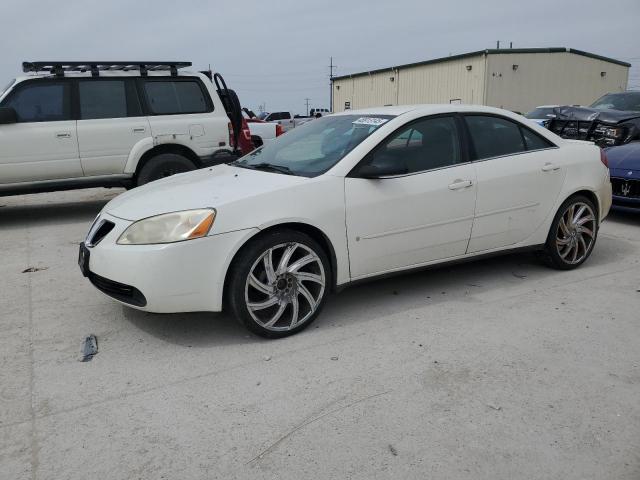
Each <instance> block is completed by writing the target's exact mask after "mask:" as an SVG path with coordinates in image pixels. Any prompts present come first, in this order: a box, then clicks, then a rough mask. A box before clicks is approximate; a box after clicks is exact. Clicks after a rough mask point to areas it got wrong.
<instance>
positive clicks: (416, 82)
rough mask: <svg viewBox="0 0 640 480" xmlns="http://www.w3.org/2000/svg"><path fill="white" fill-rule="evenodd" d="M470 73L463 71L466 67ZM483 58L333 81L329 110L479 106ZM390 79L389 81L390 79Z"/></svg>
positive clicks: (471, 58)
mask: <svg viewBox="0 0 640 480" xmlns="http://www.w3.org/2000/svg"><path fill="white" fill-rule="evenodd" d="M468 65H470V66H471V70H467V66H468ZM484 68H485V56H484V55H478V56H476V57H469V58H463V59H457V60H452V61H450V62H441V63H435V64H431V65H419V66H414V67H409V68H404V69H400V70H395V69H389V70H385V71H382V72H376V73H371V74H367V75H358V76H355V77H352V78H343V79H337V80H334V84H333V96H334V97H333V105H334V108H333V111H334V112H341V111H343V110H344V109H345V102H350V103H351V108H352V109H356V108H367V107H374V106H383V105H409V104H414V103H449V102H450V101H452V100H458V99H459V100H460V101H461V103H482V102H483V96H482V95H483V90H484V84H483V82H484V78H485V75H484ZM391 78H393V81H392V80H391Z"/></svg>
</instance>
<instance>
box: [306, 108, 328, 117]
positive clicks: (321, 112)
mask: <svg viewBox="0 0 640 480" xmlns="http://www.w3.org/2000/svg"><path fill="white" fill-rule="evenodd" d="M330 113H331V111H330V110H329V109H328V108H312V109H311V110H310V112H309V115H310V116H311V117H318V116H320V117H324V116H325V115H329V114H330Z"/></svg>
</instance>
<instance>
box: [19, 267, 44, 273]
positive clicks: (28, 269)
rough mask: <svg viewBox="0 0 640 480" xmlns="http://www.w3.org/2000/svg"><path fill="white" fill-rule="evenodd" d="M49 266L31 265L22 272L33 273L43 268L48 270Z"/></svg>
mask: <svg viewBox="0 0 640 480" xmlns="http://www.w3.org/2000/svg"><path fill="white" fill-rule="evenodd" d="M48 269H49V267H29V268H25V269H24V270H23V271H22V273H33V272H39V271H41V270H48Z"/></svg>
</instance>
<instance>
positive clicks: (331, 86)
mask: <svg viewBox="0 0 640 480" xmlns="http://www.w3.org/2000/svg"><path fill="white" fill-rule="evenodd" d="M334 68H338V67H337V66H336V65H334V64H333V57H329V88H330V90H329V111H330V112H333V69H334Z"/></svg>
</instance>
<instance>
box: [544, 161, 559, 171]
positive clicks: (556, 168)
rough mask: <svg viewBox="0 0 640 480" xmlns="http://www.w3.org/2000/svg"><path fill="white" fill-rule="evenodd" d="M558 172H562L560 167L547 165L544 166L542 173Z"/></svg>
mask: <svg viewBox="0 0 640 480" xmlns="http://www.w3.org/2000/svg"><path fill="white" fill-rule="evenodd" d="M556 170H560V167H558V166H556V165H554V164H553V163H548V162H547V163H545V164H544V166H543V167H542V171H543V172H551V171H553V172H555V171H556Z"/></svg>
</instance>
